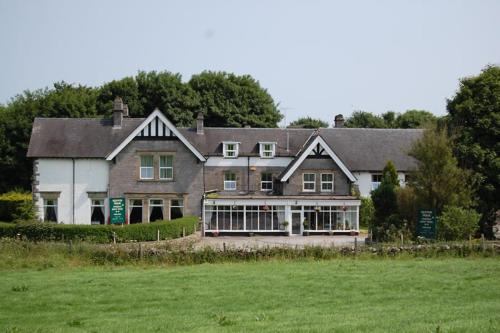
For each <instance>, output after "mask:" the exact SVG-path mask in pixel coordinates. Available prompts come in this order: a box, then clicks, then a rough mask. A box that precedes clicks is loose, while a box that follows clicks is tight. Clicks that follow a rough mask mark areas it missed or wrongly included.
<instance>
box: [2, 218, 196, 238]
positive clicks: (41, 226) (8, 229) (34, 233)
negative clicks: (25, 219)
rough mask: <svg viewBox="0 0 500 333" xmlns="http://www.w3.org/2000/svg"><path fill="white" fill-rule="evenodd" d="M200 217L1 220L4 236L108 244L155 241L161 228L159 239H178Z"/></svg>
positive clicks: (193, 228) (186, 232) (190, 228)
mask: <svg viewBox="0 0 500 333" xmlns="http://www.w3.org/2000/svg"><path fill="white" fill-rule="evenodd" d="M197 223H198V218H197V217H195V216H186V217H183V218H180V219H176V220H171V221H161V222H154V223H144V224H132V225H125V226H115V225H72V224H54V223H43V222H29V223H18V224H13V223H1V222H0V238H1V237H9V238H14V237H21V238H23V239H27V240H32V241H67V240H72V241H88V242H94V243H109V242H112V241H113V238H114V237H116V241H117V242H129V241H140V242H143V241H154V240H157V237H158V231H159V232H160V239H172V238H179V237H182V236H183V233H185V235H190V234H192V233H193V232H194V231H195V228H196V224H197Z"/></svg>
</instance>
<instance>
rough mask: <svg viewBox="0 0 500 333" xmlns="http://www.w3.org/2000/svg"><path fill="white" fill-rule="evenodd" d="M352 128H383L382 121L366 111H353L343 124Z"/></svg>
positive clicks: (383, 122) (383, 123) (384, 125)
mask: <svg viewBox="0 0 500 333" xmlns="http://www.w3.org/2000/svg"><path fill="white" fill-rule="evenodd" d="M344 126H345V127H352V128H385V127H386V124H385V121H384V119H382V118H381V117H379V116H376V115H374V114H372V113H370V112H366V111H355V112H354V113H353V114H352V115H351V116H350V117H349V118H347V120H346V121H345V124H344Z"/></svg>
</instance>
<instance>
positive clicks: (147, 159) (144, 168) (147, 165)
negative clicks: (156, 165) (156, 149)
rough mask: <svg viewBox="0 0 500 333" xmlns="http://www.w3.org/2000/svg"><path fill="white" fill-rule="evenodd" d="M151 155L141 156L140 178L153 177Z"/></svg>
mask: <svg viewBox="0 0 500 333" xmlns="http://www.w3.org/2000/svg"><path fill="white" fill-rule="evenodd" d="M153 177H154V171H153V156H152V155H144V156H141V179H153Z"/></svg>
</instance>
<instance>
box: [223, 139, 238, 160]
mask: <svg viewBox="0 0 500 333" xmlns="http://www.w3.org/2000/svg"><path fill="white" fill-rule="evenodd" d="M222 150H223V154H224V157H226V158H236V157H238V142H223V149H222Z"/></svg>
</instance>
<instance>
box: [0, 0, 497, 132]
mask: <svg viewBox="0 0 500 333" xmlns="http://www.w3.org/2000/svg"><path fill="white" fill-rule="evenodd" d="M0 45H1V48H0V103H6V102H7V101H8V100H9V99H10V98H11V97H12V96H14V95H16V94H18V93H21V92H22V91H23V90H26V89H30V90H32V89H38V88H43V87H46V86H52V84H53V83H54V82H56V81H61V80H64V81H66V82H69V83H81V84H85V85H91V86H96V85H100V84H102V83H104V82H107V81H111V80H113V79H120V78H122V77H124V76H130V75H135V74H136V73H137V71H139V70H146V71H149V70H157V71H161V70H168V71H171V72H178V73H181V74H182V76H183V79H184V80H185V81H187V80H188V79H189V78H190V76H191V75H192V74H196V73H200V72H201V71H203V70H214V71H218V70H223V71H228V72H234V73H236V74H250V75H252V76H253V77H255V78H256V79H257V80H258V81H259V82H260V83H261V85H262V86H263V87H264V88H266V89H267V90H268V91H269V93H270V94H271V95H272V96H273V98H274V100H275V101H276V102H279V103H280V107H281V110H282V111H283V112H284V113H285V112H286V114H287V118H288V119H287V120H288V121H291V120H294V119H296V118H298V117H300V116H305V115H309V116H312V117H316V118H321V119H323V120H326V121H328V122H329V123H331V122H332V121H333V117H334V115H335V114H338V113H342V114H344V116H348V115H349V114H351V113H352V111H353V110H365V111H370V112H373V113H377V114H380V113H382V112H385V111H387V110H393V111H397V112H402V111H405V110H407V109H414V108H416V109H425V110H429V111H431V112H433V113H435V114H437V115H443V114H444V113H445V112H446V110H445V107H446V98H449V97H451V96H453V94H454V92H455V91H456V90H457V88H458V79H459V78H461V77H464V76H470V75H475V74H478V73H479V72H480V70H481V69H482V68H484V67H485V66H486V65H487V64H499V63H500V1H454V0H449V1H431V0H429V1H402V0H394V1H375V0H373V1H347V0H345V1H305V0H304V1H291V0H289V1H272V0H267V1H264V0H262V1H260V0H252V1H229V0H227V1H210V0H205V1H202V0H199V1H104V0H96V1H91V0H85V1H62V0H61V1H42V0H32V1H24V0H22V1H15V0H12V1H7V0H0Z"/></svg>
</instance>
